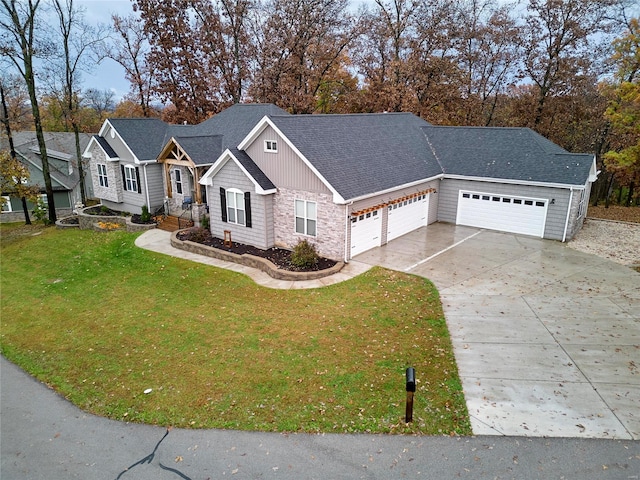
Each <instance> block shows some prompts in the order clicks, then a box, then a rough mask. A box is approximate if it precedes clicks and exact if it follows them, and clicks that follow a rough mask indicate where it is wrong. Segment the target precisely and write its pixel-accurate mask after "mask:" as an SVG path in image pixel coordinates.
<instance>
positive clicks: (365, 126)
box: [270, 113, 442, 200]
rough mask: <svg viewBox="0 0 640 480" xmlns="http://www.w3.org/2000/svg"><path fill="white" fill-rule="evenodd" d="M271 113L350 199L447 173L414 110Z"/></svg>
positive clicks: (318, 167) (314, 163)
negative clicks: (413, 113) (429, 143)
mask: <svg viewBox="0 0 640 480" xmlns="http://www.w3.org/2000/svg"><path fill="white" fill-rule="evenodd" d="M270 118H271V120H272V121H273V122H274V124H275V125H276V126H277V128H278V129H280V131H282V133H283V134H284V135H286V137H287V138H288V139H289V140H291V142H292V143H293V144H294V145H295V146H296V147H297V148H298V150H300V152H301V153H302V154H303V155H304V156H305V157H306V158H307V159H308V160H309V161H310V162H311V163H312V164H313V165H314V167H315V168H316V169H317V170H318V171H319V173H320V174H321V175H322V176H323V177H324V178H325V179H326V180H327V181H328V182H329V183H330V184H331V185H332V186H333V188H335V189H336V191H337V192H338V193H339V194H340V195H341V196H342V197H343V198H344V199H346V200H348V199H353V198H357V197H360V196H363V195H369V194H372V193H375V192H379V191H382V190H387V189H390V188H395V187H397V186H399V185H404V184H408V183H412V182H416V181H419V180H422V179H425V178H430V177H433V176H436V175H439V174H441V173H442V169H441V168H440V166H439V165H438V162H437V160H436V159H435V157H434V156H433V154H432V152H431V149H430V148H429V145H428V144H427V141H426V138H425V136H424V135H423V134H422V131H421V130H420V129H421V128H422V127H425V126H428V125H429V123H427V122H425V121H424V120H422V119H420V118H418V117H416V116H415V115H412V114H410V113H380V114H353V115H287V116H272V117H270Z"/></svg>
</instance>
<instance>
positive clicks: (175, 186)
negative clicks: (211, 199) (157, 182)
mask: <svg viewBox="0 0 640 480" xmlns="http://www.w3.org/2000/svg"><path fill="white" fill-rule="evenodd" d="M204 138H205V139H207V138H211V137H204ZM194 139H199V140H200V141H202V137H172V138H171V140H170V141H169V142H168V143H167V145H166V146H165V148H164V149H163V150H162V152H161V153H160V155H159V157H158V163H160V164H162V165H163V172H164V175H163V183H164V191H165V200H164V215H166V216H168V217H175V218H176V219H178V224H179V227H180V228H185V227H184V226H183V225H187V224H188V222H189V221H191V222H192V225H195V226H201V225H202V222H203V219H204V218H205V217H206V216H207V215H208V208H207V198H206V189H205V188H204V187H203V186H201V185H200V182H199V181H200V178H201V177H202V175H204V174H205V173H206V171H207V170H208V168H209V167H210V166H211V164H212V163H213V160H211V157H210V156H209V155H205V154H203V153H204V152H205V151H207V150H206V149H202V147H201V144H200V143H198V142H197V141H194ZM196 145H197V146H198V148H197V149H196V148H195V146H196ZM209 151H210V152H211V151H215V150H209Z"/></svg>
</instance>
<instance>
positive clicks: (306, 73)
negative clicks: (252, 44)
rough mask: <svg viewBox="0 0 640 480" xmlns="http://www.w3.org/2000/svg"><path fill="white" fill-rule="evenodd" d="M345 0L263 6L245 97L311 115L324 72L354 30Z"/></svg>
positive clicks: (283, 0)
mask: <svg viewBox="0 0 640 480" xmlns="http://www.w3.org/2000/svg"><path fill="white" fill-rule="evenodd" d="M347 6H348V2H347V0H311V1H306V2H300V1H295V0H274V1H273V2H271V3H270V4H268V5H266V6H265V11H264V14H263V15H264V18H265V22H264V24H262V25H261V32H260V35H259V37H258V49H259V51H258V55H257V71H256V74H255V83H254V85H253V87H252V88H251V90H250V92H251V96H252V97H253V98H254V99H256V100H258V101H261V102H270V103H275V104H277V105H279V106H281V107H283V108H288V109H289V110H290V111H291V112H292V113H312V112H313V111H314V110H315V109H316V104H317V95H318V93H319V90H320V88H321V87H322V85H323V84H324V82H325V80H326V79H327V78H328V75H329V74H330V72H332V71H335V70H336V66H337V65H338V64H339V62H340V61H341V60H342V59H343V58H344V55H343V54H344V52H346V50H347V48H348V46H349V45H350V44H351V43H352V42H353V39H354V38H355V36H357V34H358V31H357V29H356V28H355V22H354V21H353V18H352V16H351V15H349V14H348V12H347Z"/></svg>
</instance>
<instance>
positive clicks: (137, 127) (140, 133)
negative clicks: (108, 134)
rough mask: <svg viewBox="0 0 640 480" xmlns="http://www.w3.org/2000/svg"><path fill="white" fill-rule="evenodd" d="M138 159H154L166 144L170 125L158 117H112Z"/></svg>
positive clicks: (113, 123) (110, 120) (113, 122)
mask: <svg viewBox="0 0 640 480" xmlns="http://www.w3.org/2000/svg"><path fill="white" fill-rule="evenodd" d="M109 123H111V125H112V126H113V128H115V129H116V131H117V132H118V134H119V135H120V136H121V137H122V139H123V140H124V141H125V143H126V144H127V145H128V146H129V148H130V149H131V151H132V152H133V153H134V155H135V156H136V157H138V160H154V159H156V158H157V157H158V155H159V154H160V152H161V151H162V148H163V147H164V146H165V144H166V141H165V138H166V134H167V130H168V129H169V125H168V124H166V123H164V122H163V121H162V120H160V119H158V118H110V119H109Z"/></svg>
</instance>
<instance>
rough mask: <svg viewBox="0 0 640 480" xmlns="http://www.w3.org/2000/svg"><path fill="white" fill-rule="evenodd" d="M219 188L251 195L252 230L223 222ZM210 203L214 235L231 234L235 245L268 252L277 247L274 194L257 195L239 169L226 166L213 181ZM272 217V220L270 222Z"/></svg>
mask: <svg viewBox="0 0 640 480" xmlns="http://www.w3.org/2000/svg"><path fill="white" fill-rule="evenodd" d="M220 188H224V189H225V190H227V189H230V188H236V189H238V190H241V191H242V192H250V194H251V228H249V227H246V226H244V225H237V224H235V223H229V222H223V221H222V209H221V208H222V207H221V204H220ZM207 199H208V202H209V218H210V225H211V234H212V235H213V236H215V237H218V238H224V231H225V230H229V231H230V232H231V240H232V241H234V242H239V243H245V244H248V245H253V246H256V247H258V248H262V249H267V248H270V247H272V246H273V245H274V240H273V239H274V234H273V220H272V217H273V207H272V206H271V204H272V202H273V194H269V195H258V194H257V193H255V186H254V184H253V183H252V182H251V180H249V179H248V178H247V177H246V176H245V175H244V173H242V171H241V170H240V169H239V168H238V166H237V165H236V164H235V163H234V162H232V161H229V162H227V163H226V164H225V165H224V166H223V167H222V168H221V169H220V171H219V172H218V173H217V174H216V176H215V177H214V178H213V186H208V187H207ZM268 217H271V219H268Z"/></svg>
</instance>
